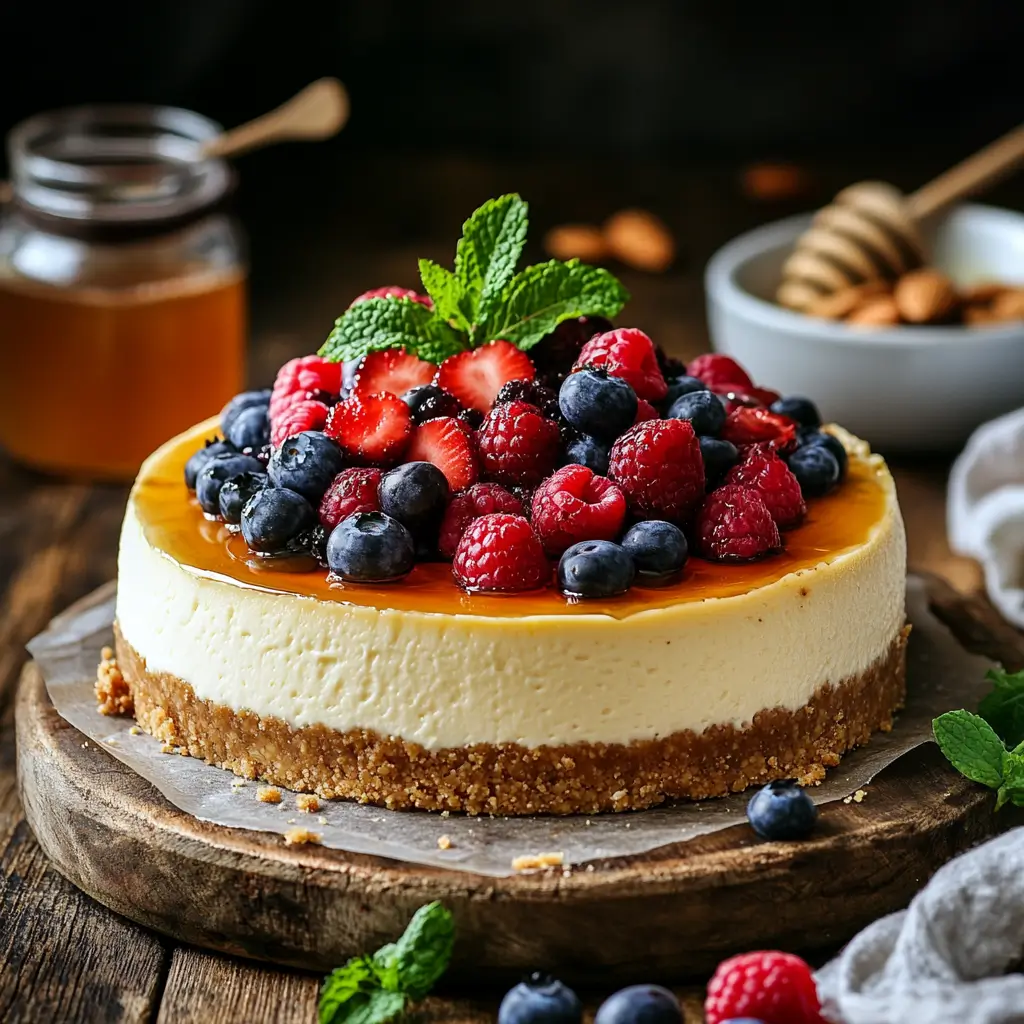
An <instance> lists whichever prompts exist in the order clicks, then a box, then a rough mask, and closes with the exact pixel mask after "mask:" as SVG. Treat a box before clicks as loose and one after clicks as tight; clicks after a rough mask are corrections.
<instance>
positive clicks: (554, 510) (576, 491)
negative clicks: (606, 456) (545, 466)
mask: <svg viewBox="0 0 1024 1024" xmlns="http://www.w3.org/2000/svg"><path fill="white" fill-rule="evenodd" d="M625 519H626V497H625V495H624V494H623V493H622V490H621V489H620V488H619V487H618V485H617V484H613V483H612V482H611V480H609V479H607V478H606V477H603V476H597V475H596V474H595V473H594V472H593V471H592V470H590V469H587V467H586V466H579V465H569V466H563V467H562V468H561V469H559V470H557V471H556V472H555V473H553V474H552V475H551V476H549V477H548V478H547V480H545V481H544V482H543V483H542V484H541V485H540V486H539V487H538V488H537V490H536V491H535V492H534V495H533V505H532V512H531V515H530V521H531V522H532V523H533V528H534V530H536V531H537V535H538V536H539V537H540V539H541V542H542V543H543V545H544V550H545V551H546V552H547V553H548V554H549V555H551V556H552V557H557V556H558V555H560V554H562V552H563V551H565V550H566V548H570V547H572V545H573V544H576V543H577V542H578V541H582V540H614V539H615V538H616V537H617V536H618V535H619V531H620V530H621V529H622V524H623V523H624V522H625Z"/></svg>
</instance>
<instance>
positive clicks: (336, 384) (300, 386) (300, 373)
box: [270, 356, 342, 422]
mask: <svg viewBox="0 0 1024 1024" xmlns="http://www.w3.org/2000/svg"><path fill="white" fill-rule="evenodd" d="M341 370H342V367H341V363H329V362H328V361H327V360H326V359H321V358H320V356H301V357H299V358H298V359H289V360H288V362H287V363H285V364H284V366H282V367H281V369H280V370H278V371H277V376H276V377H275V378H274V387H273V389H272V390H271V392H270V419H271V422H273V420H274V419H275V418H276V416H277V414H278V413H279V412H281V411H283V410H284V409H285V408H286V407H287V406H289V405H293V404H294V403H295V402H300V401H305V400H306V399H307V398H310V397H314V398H317V399H319V400H322V398H323V397H325V396H330V397H335V398H336V397H337V396H338V395H339V394H340V393H341Z"/></svg>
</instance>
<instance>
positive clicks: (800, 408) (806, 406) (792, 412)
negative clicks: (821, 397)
mask: <svg viewBox="0 0 1024 1024" xmlns="http://www.w3.org/2000/svg"><path fill="white" fill-rule="evenodd" d="M769 408H770V409H771V411H772V412H776V413H778V414H779V415H780V416H788V417H789V418H790V419H791V420H792V421H793V422H794V423H796V424H797V426H800V427H820V426H821V413H820V412H818V407H817V406H816V405H815V404H814V403H813V402H812V401H811V400H810V399H809V398H803V397H801V396H800V395H787V396H786V397H785V398H780V399H779V400H778V401H775V402H772V404H771V405H770V406H769Z"/></svg>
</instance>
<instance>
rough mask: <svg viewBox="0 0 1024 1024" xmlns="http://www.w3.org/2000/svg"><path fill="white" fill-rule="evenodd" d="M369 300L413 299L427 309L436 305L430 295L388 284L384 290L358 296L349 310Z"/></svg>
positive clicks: (350, 304)
mask: <svg viewBox="0 0 1024 1024" xmlns="http://www.w3.org/2000/svg"><path fill="white" fill-rule="evenodd" d="M367 299H412V301H413V302H418V303H419V304H420V305H421V306H426V307H427V309H433V308H434V303H433V302H432V301H431V299H430V296H429V295H420V293H419V292H414V291H413V290H412V289H411V288H403V287H402V286H401V285H397V284H386V285H384V287H382V288H371V289H370V290H369V291H368V292H363V294H362V295H357V296H356V297H355V298H354V299H353V300H352V301H351V302H350V303H349V307H348V308H349V309H351V308H352V307H353V306H357V305H359V303H360V302H366V300H367Z"/></svg>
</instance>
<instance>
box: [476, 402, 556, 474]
mask: <svg viewBox="0 0 1024 1024" xmlns="http://www.w3.org/2000/svg"><path fill="white" fill-rule="evenodd" d="M559 440H560V439H559V434H558V424H557V423H555V422H554V421H553V420H549V419H547V418H546V417H545V416H542V415H541V412H540V410H539V409H538V408H537V407H536V406H534V405H529V404H527V403H526V402H509V403H508V404H507V405H496V406H495V407H494V408H493V409H492V410H491V411H490V412H489V413H488V414H487V417H486V418H485V419H484V421H483V423H482V424H481V426H480V429H479V430H478V431H477V447H478V448H479V450H480V463H481V466H482V467H483V471H484V475H485V476H486V477H488V478H489V479H491V480H497V481H498V483H501V484H505V485H506V486H511V485H513V484H518V485H520V486H524V487H536V486H537V484H539V483H540V482H541V480H543V479H544V478H545V477H546V476H549V475H550V474H551V472H552V470H553V469H554V468H555V466H556V465H557V463H558V449H559Z"/></svg>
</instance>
